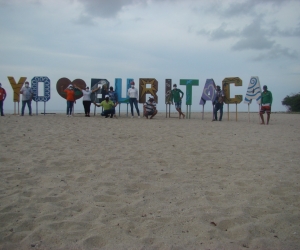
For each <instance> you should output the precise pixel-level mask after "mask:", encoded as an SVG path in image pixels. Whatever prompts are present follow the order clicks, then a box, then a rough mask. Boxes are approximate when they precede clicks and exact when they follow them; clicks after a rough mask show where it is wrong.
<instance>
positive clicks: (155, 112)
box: [150, 110, 157, 119]
mask: <svg viewBox="0 0 300 250" xmlns="http://www.w3.org/2000/svg"><path fill="white" fill-rule="evenodd" d="M156 114H157V110H155V111H154V112H153V113H152V115H151V117H150V119H152V118H153V117H154V116H155V115H156Z"/></svg>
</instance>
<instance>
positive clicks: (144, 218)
mask: <svg viewBox="0 0 300 250" xmlns="http://www.w3.org/2000/svg"><path fill="white" fill-rule="evenodd" d="M172 116H173V117H175V114H172ZM230 119H231V120H230V121H227V113H224V120H223V122H211V114H207V113H206V114H205V119H204V120H202V119H201V114H199V113H197V114H194V113H193V114H192V119H190V120H178V119H176V118H169V119H166V118H165V114H164V113H160V114H159V115H158V116H157V117H155V119H153V120H146V119H145V118H144V119H143V118H141V119H137V118H135V119H130V118H127V117H126V116H125V115H122V117H120V118H119V119H109V118H108V119H105V118H102V117H100V116H99V115H98V116H97V117H90V118H86V117H84V115H82V114H80V115H78V114H77V115H76V116H75V117H71V118H67V117H66V116H65V115H46V116H43V115H38V116H32V117H29V116H24V117H19V116H14V115H7V116H5V117H0V132H1V144H0V171H1V172H0V173H1V175H0V176H1V177H0V249H55V250H56V249H299V247H300V198H299V194H300V180H299V177H300V168H299V162H300V150H299V149H300V143H299V142H300V140H299V139H300V134H299V131H300V115H297V114H279V113H274V114H272V115H271V121H270V125H269V126H263V125H259V123H258V115H257V114H251V121H250V123H249V122H248V114H247V113H239V114H238V122H236V121H235V113H231V114H230Z"/></svg>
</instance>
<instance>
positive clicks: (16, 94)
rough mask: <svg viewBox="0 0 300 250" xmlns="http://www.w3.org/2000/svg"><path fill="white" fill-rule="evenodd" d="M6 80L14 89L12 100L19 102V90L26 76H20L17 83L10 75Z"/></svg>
mask: <svg viewBox="0 0 300 250" xmlns="http://www.w3.org/2000/svg"><path fill="white" fill-rule="evenodd" d="M7 78H8V81H9V83H10V85H11V87H12V89H13V91H14V96H13V100H14V102H20V90H21V88H22V86H23V84H24V82H25V81H26V79H27V77H20V79H19V81H18V83H16V81H15V78H14V77H12V76H8V77H7Z"/></svg>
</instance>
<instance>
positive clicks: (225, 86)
mask: <svg viewBox="0 0 300 250" xmlns="http://www.w3.org/2000/svg"><path fill="white" fill-rule="evenodd" d="M230 84H234V85H235V86H243V81H242V79H241V78H239V77H227V78H225V79H224V80H223V81H222V87H223V92H224V95H225V100H224V102H225V103H226V104H227V109H228V120H229V104H233V103H235V105H236V121H237V104H238V103H241V102H242V100H243V96H242V95H235V97H234V98H230Z"/></svg>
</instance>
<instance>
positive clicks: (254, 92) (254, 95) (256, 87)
mask: <svg viewBox="0 0 300 250" xmlns="http://www.w3.org/2000/svg"><path fill="white" fill-rule="evenodd" d="M252 99H256V102H257V104H260V101H261V87H260V82H259V78H258V76H252V77H251V79H250V82H249V85H248V89H247V93H246V96H245V99H244V103H247V104H250V103H251V102H252Z"/></svg>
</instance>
